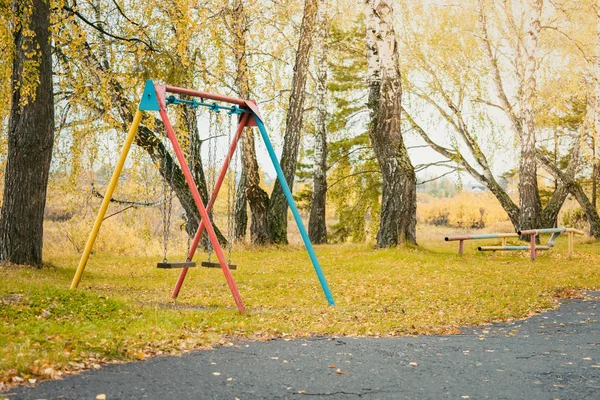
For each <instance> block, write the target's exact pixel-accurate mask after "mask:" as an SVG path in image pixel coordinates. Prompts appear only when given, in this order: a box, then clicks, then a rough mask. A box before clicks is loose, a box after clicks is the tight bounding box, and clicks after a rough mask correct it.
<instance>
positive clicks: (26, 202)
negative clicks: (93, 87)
mask: <svg viewBox="0 0 600 400" xmlns="http://www.w3.org/2000/svg"><path fill="white" fill-rule="evenodd" d="M28 6H29V2H22V1H19V0H15V1H13V4H12V7H13V11H14V14H13V18H14V19H15V21H14V23H15V32H14V34H13V45H14V49H15V54H14V60H13V70H12V78H11V85H12V102H11V108H10V118H9V121H8V157H7V164H6V173H5V177H4V197H3V199H4V200H3V201H4V204H3V207H2V211H1V213H0V260H3V261H9V262H12V263H15V264H29V265H36V266H41V264H42V244H43V243H42V240H43V223H44V208H45V206H46V188H47V185H48V174H49V170H50V161H51V158H52V146H53V143H54V99H53V90H52V55H51V47H50V8H49V3H48V2H47V1H45V0H32V2H31V6H30V7H28ZM29 14H30V15H29Z"/></svg>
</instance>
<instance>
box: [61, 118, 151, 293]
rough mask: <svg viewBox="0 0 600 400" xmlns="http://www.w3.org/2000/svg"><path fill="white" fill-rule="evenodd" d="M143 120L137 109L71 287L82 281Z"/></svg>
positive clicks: (75, 286)
mask: <svg viewBox="0 0 600 400" xmlns="http://www.w3.org/2000/svg"><path fill="white" fill-rule="evenodd" d="M141 121H142V111H141V110H137V111H136V113H135V116H134V117H133V122H132V124H131V127H130V128H129V133H128V134H127V139H125V143H123V148H122V149H121V155H120V156H119V160H118V161H117V165H116V166H115V170H114V172H113V174H112V177H111V178H110V182H109V184H108V187H107V188H106V193H105V194H104V199H102V205H101V206H100V211H98V215H97V216H96V221H95V222H94V227H93V228H92V232H90V236H89V237H88V240H87V243H86V245H85V249H84V250H83V254H82V255H81V260H79V265H78V266H77V271H76V272H75V276H74V277H73V282H71V289H76V288H77V286H78V285H79V282H80V281H81V275H83V271H84V270H85V265H86V264H87V261H88V259H89V257H90V253H91V252H92V247H93V246H94V242H95V241H96V238H97V237H98V232H99V231H100V226H101V225H102V220H103V219H104V215H106V210H107V209H108V205H109V203H110V199H111V198H112V195H113V193H114V191H115V188H116V187H117V182H118V181H119V176H120V175H121V171H122V170H123V165H125V160H126V159H127V154H129V149H130V148H131V143H133V139H134V138H135V135H136V133H137V130H138V127H139V126H140V122H141Z"/></svg>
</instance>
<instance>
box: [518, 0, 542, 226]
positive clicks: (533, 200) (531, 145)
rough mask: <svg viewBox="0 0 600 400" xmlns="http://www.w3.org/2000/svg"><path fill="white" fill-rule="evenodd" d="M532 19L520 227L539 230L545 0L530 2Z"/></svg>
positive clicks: (526, 47)
mask: <svg viewBox="0 0 600 400" xmlns="http://www.w3.org/2000/svg"><path fill="white" fill-rule="evenodd" d="M529 6H530V7H529V18H528V19H527V28H526V29H527V32H526V35H525V40H524V44H523V49H524V55H525V57H526V59H525V65H524V68H523V71H524V72H523V83H522V85H521V87H522V88H523V95H522V98H521V115H520V120H521V127H522V132H521V160H520V164H519V203H520V206H519V209H520V215H519V228H520V229H521V230H526V229H537V227H539V226H541V222H542V221H541V214H542V202H541V200H540V195H539V191H538V184H537V163H536V156H535V146H536V139H535V110H534V104H535V98H536V94H537V84H536V74H537V70H538V63H537V57H536V52H537V48H538V42H539V33H540V30H541V23H540V19H541V16H542V8H543V0H530V1H529Z"/></svg>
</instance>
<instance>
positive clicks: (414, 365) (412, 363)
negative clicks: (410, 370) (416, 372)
mask: <svg viewBox="0 0 600 400" xmlns="http://www.w3.org/2000/svg"><path fill="white" fill-rule="evenodd" d="M408 365H410V366H411V367H416V366H417V365H419V364H417V363H416V362H411V363H409V364H408Z"/></svg>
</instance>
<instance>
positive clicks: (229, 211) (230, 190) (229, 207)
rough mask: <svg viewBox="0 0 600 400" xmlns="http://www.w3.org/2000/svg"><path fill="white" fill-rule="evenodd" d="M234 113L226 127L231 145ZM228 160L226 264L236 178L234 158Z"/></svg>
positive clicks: (230, 242)
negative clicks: (230, 168)
mask: <svg viewBox="0 0 600 400" xmlns="http://www.w3.org/2000/svg"><path fill="white" fill-rule="evenodd" d="M233 115H234V114H230V116H229V124H228V127H227V139H228V143H229V145H230V146H231V128H232V125H233V124H232V122H231V120H232V118H233ZM231 158H232V159H231V160H230V163H231V161H233V169H232V170H230V171H231V172H233V173H230V174H229V179H228V181H227V264H231V250H232V248H233V240H234V238H233V230H234V218H232V213H233V205H232V203H233V201H232V195H233V196H235V183H236V180H237V165H236V160H235V158H234V157H233V155H232V157H231Z"/></svg>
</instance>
